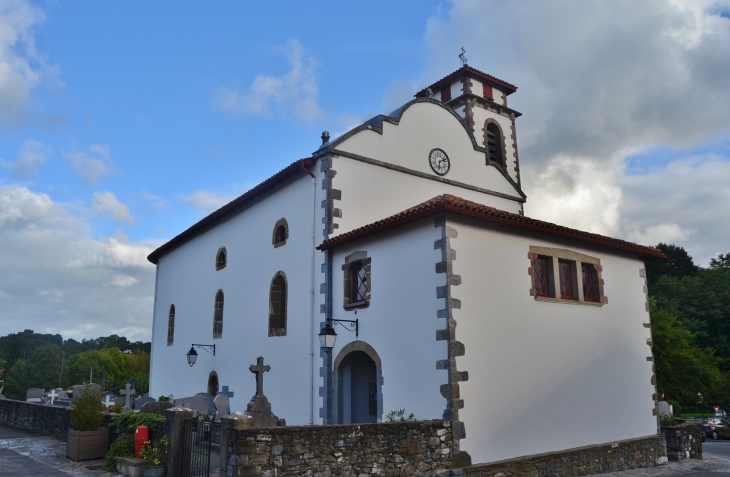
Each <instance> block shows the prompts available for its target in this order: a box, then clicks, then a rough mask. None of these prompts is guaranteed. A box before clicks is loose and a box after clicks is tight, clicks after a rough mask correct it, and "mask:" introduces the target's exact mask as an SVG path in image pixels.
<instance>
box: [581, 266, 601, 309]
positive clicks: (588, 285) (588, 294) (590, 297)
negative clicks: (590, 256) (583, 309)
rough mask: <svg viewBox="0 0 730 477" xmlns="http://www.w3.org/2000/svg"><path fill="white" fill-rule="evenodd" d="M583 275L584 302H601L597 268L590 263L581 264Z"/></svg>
mask: <svg viewBox="0 0 730 477" xmlns="http://www.w3.org/2000/svg"><path fill="white" fill-rule="evenodd" d="M580 268H581V274H582V275H583V300H584V301H592V302H598V301H600V298H599V293H598V272H597V271H596V269H595V267H594V266H593V265H591V264H589V263H583V264H581V267H580Z"/></svg>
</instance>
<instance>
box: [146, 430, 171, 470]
mask: <svg viewBox="0 0 730 477" xmlns="http://www.w3.org/2000/svg"><path fill="white" fill-rule="evenodd" d="M144 444H145V447H144V448H143V449H142V450H141V451H140V452H139V454H140V455H141V456H142V458H143V459H144V466H145V467H150V466H158V465H164V464H165V461H166V460H167V448H168V446H169V445H170V441H169V440H168V439H167V436H162V438H161V439H160V440H159V441H157V442H155V443H154V444H153V443H152V442H150V441H145V443H144Z"/></svg>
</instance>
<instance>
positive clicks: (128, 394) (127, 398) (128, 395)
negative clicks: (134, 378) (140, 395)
mask: <svg viewBox="0 0 730 477" xmlns="http://www.w3.org/2000/svg"><path fill="white" fill-rule="evenodd" d="M119 394H121V395H123V396H124V407H122V413H126V412H132V406H131V403H132V402H131V400H132V396H134V395H135V394H136V391H135V390H134V389H132V385H131V384H129V383H127V387H126V388H125V389H122V390H121V391H119Z"/></svg>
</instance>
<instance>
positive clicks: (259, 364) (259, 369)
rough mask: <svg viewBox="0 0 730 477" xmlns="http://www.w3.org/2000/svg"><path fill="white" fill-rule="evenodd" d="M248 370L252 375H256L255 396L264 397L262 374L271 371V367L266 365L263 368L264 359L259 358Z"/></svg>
mask: <svg viewBox="0 0 730 477" xmlns="http://www.w3.org/2000/svg"><path fill="white" fill-rule="evenodd" d="M248 369H250V370H251V372H252V373H254V374H255V375H256V395H257V396H263V395H264V373H265V372H267V371H271V366H269V365H268V364H267V365H266V366H264V358H263V357H262V356H259V357H258V358H256V364H255V365H253V364H252V365H251V366H249V367H248Z"/></svg>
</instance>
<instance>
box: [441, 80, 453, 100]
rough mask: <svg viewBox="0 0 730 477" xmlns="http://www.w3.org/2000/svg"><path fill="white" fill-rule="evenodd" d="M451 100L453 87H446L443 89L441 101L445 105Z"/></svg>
mask: <svg viewBox="0 0 730 477" xmlns="http://www.w3.org/2000/svg"><path fill="white" fill-rule="evenodd" d="M450 99H451V85H450V84H449V85H446V86H444V87H443V88H441V101H443V102H444V103H445V102H446V101H448V100H450Z"/></svg>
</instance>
